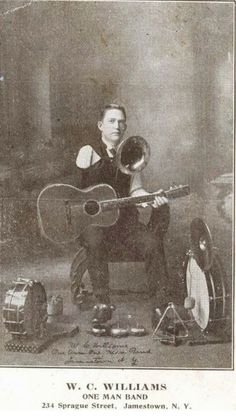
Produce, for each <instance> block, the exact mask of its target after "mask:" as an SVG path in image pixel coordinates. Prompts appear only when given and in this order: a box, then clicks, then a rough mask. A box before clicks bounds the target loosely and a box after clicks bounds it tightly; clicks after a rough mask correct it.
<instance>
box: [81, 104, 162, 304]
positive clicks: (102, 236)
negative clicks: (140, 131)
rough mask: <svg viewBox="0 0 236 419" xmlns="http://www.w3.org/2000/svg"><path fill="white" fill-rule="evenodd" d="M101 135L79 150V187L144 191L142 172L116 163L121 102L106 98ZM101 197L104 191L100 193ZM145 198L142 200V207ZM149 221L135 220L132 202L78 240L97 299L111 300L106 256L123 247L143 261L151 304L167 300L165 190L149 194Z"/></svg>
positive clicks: (125, 192) (120, 194)
mask: <svg viewBox="0 0 236 419" xmlns="http://www.w3.org/2000/svg"><path fill="white" fill-rule="evenodd" d="M98 129H99V130H100V132H101V139H100V141H99V142H98V144H96V145H93V146H92V145H85V146H83V147H82V148H81V149H80V150H79V153H78V156H77V159H76V165H77V167H78V168H79V169H80V173H79V185H78V187H79V188H81V189H84V188H87V187H89V186H92V185H98V184H108V185H111V186H112V187H113V188H114V190H115V191H116V193H117V196H118V197H127V196H140V195H147V192H146V191H145V189H144V188H143V186H142V181H141V175H140V173H136V174H134V175H128V174H124V173H123V172H121V171H120V170H119V167H117V165H116V159H115V154H116V150H117V147H118V145H119V144H120V142H121V140H122V138H123V136H124V133H125V130H126V112H125V109H124V108H123V107H122V106H118V105H115V104H110V105H108V106H106V107H105V108H104V110H103V111H102V113H101V117H100V120H99V121H98ZM101 199H102V197H101ZM146 205H147V204H145V203H143V204H141V206H143V207H145V206H146ZM151 205H152V214H151V217H150V220H149V223H148V225H144V224H142V223H141V222H140V221H139V212H138V209H137V207H136V206H134V205H130V206H128V207H125V208H121V209H120V215H119V218H118V220H117V222H116V223H115V224H114V225H111V226H108V227H101V226H96V225H90V226H89V227H87V228H86V230H85V231H84V232H83V233H82V235H81V237H80V241H81V243H82V244H83V246H85V247H86V248H87V252H88V271H89V274H90V277H91V282H92V286H93V290H94V294H95V296H96V298H97V301H98V302H101V303H105V304H109V303H110V296H109V272H108V261H109V259H110V257H111V255H113V256H114V255H120V252H122V251H123V252H125V253H126V256H127V254H129V255H130V257H131V259H132V257H133V258H135V259H138V258H140V260H144V261H145V263H146V271H147V280H148V292H149V296H150V299H151V300H152V303H153V305H154V306H155V307H160V311H161V312H162V310H161V307H164V306H165V304H166V303H168V301H170V297H169V295H170V290H169V281H168V275H167V269H166V263H165V255H164V248H163V238H164V234H165V233H166V231H167V228H168V224H169V206H168V201H167V198H166V197H165V196H163V195H162V196H155V197H154V198H153V202H152V203H151Z"/></svg>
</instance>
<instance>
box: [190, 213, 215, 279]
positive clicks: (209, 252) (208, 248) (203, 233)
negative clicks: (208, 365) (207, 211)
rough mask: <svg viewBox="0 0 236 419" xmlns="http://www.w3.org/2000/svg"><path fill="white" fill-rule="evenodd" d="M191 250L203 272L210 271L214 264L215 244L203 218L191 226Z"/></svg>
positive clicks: (193, 222) (196, 220)
mask: <svg viewBox="0 0 236 419" xmlns="http://www.w3.org/2000/svg"><path fill="white" fill-rule="evenodd" d="M190 237H191V250H192V252H193V254H194V257H195V259H196V261H197V263H198V265H199V267H200V268H201V269H202V270H203V271H209V270H210V268H211V266H212V263H213V242H212V236H211V232H210V229H209V227H208V226H207V224H206V223H205V222H204V221H203V220H202V219H201V218H194V220H193V221H192V222H191V224H190Z"/></svg>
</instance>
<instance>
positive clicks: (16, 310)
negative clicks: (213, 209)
mask: <svg viewBox="0 0 236 419" xmlns="http://www.w3.org/2000/svg"><path fill="white" fill-rule="evenodd" d="M3 322H4V324H5V327H6V329H7V331H8V332H9V333H11V334H12V335H14V336H18V337H20V336H31V337H37V338H38V337H42V336H43V334H44V332H45V329H46V322H47V296H46V292H45V289H44V287H43V285H42V284H41V283H40V282H37V281H33V280H30V279H24V278H18V279H17V281H15V282H13V285H12V287H11V288H10V289H9V290H8V291H7V292H6V296H5V301H4V306H3Z"/></svg>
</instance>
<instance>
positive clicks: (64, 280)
mask: <svg viewBox="0 0 236 419" xmlns="http://www.w3.org/2000/svg"><path fill="white" fill-rule="evenodd" d="M70 263H71V260H70V258H69V257H68V256H66V257H57V258H54V259H52V258H46V257H43V258H41V259H40V260H38V259H37V258H35V260H31V261H29V260H28V261H26V260H25V261H22V260H21V261H18V263H17V262H16V263H14V266H12V265H11V266H9V265H5V266H4V267H3V269H2V271H1V283H0V285H1V304H3V302H4V296H5V292H6V290H7V289H8V288H9V285H10V284H11V283H12V281H13V280H14V279H15V278H16V277H21V276H22V277H25V278H28V277H29V278H31V279H35V280H40V281H41V282H42V283H43V284H44V287H45V289H46V293H47V296H48V297H49V296H50V295H60V296H62V298H63V304H64V310H63V315H62V316H60V317H55V318H50V319H49V321H50V325H49V326H48V327H49V328H50V330H52V331H55V330H56V329H57V327H58V324H60V325H63V326H62V327H64V328H65V331H70V330H71V329H73V328H74V327H75V326H78V327H79V331H78V332H77V333H76V334H75V335H74V336H73V337H69V336H66V337H61V338H59V339H57V340H56V341H54V342H52V343H50V344H49V345H48V346H47V347H46V348H45V349H44V350H43V351H42V352H41V353H38V354H30V353H18V352H9V351H6V350H5V348H4V345H5V343H6V342H7V341H9V339H10V338H11V337H10V335H9V334H8V333H7V332H6V330H5V327H4V325H3V322H1V326H0V327H1V334H0V336H1V338H0V364H1V365H6V366H7V365H8V366H55V367H56V366H60V367H88V366H91V367H103V368H104V367H118V368H168V369H170V368H173V369H178V368H188V369H195V368H196V369H202V368H203V369H230V368H231V367H232V356H231V355H232V344H231V343H230V342H229V341H225V342H223V343H217V344H204V345H196V346H189V345H188V344H187V342H183V343H182V344H181V345H179V346H177V347H174V346H171V345H163V344H161V343H160V342H159V341H157V340H154V339H153V337H152V333H153V331H152V328H151V306H150V302H149V300H148V297H147V294H146V280H145V273H144V270H143V267H142V264H135V266H134V264H132V263H129V264H127V263H123V264H119V265H118V264H112V265H110V276H111V298H112V302H113V303H114V304H115V306H116V310H115V312H114V315H113V320H114V322H115V321H116V320H117V319H119V318H122V316H124V315H125V316H127V315H128V314H129V315H131V316H132V317H133V318H135V320H137V321H138V323H139V324H141V325H143V326H144V327H145V328H146V330H147V334H146V336H143V337H132V336H128V337H125V338H112V337H95V336H93V335H92V334H91V332H90V329H91V313H92V311H91V309H89V310H82V311H81V310H79V309H78V308H77V307H76V306H73V304H72V303H71V294H70V281H69V269H70ZM179 287H180V288H181V284H179ZM121 289H122V290H123V291H124V292H123V293H121V292H120V290H121ZM179 291H180V292H179V301H178V303H181V295H182V290H181V289H179ZM180 306H181V304H180ZM180 306H179V307H180ZM1 308H2V307H1Z"/></svg>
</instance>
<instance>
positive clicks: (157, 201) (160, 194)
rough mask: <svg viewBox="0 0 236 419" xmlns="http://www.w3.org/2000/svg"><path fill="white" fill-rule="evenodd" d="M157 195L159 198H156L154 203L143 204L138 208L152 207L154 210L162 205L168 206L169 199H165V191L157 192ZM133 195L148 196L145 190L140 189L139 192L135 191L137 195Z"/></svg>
mask: <svg viewBox="0 0 236 419" xmlns="http://www.w3.org/2000/svg"><path fill="white" fill-rule="evenodd" d="M156 194H157V196H156V197H155V198H154V201H152V202H148V203H147V202H143V203H142V204H138V207H141V208H147V207H148V206H152V207H153V208H158V207H160V206H161V205H165V204H168V199H167V198H166V197H165V195H164V191H163V189H159V190H158V191H157V192H156ZM133 195H135V196H142V195H147V191H145V190H144V189H139V190H138V191H135V194H133Z"/></svg>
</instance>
